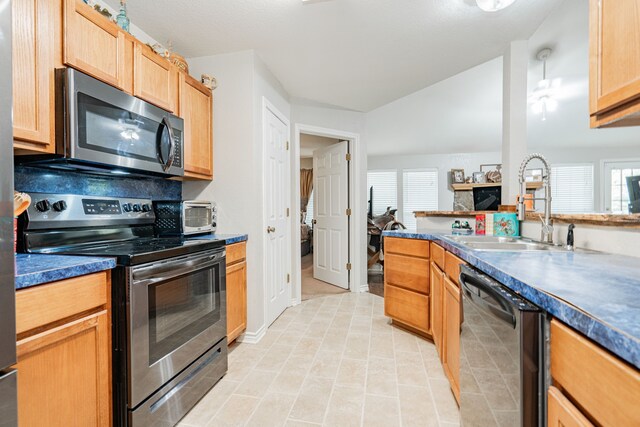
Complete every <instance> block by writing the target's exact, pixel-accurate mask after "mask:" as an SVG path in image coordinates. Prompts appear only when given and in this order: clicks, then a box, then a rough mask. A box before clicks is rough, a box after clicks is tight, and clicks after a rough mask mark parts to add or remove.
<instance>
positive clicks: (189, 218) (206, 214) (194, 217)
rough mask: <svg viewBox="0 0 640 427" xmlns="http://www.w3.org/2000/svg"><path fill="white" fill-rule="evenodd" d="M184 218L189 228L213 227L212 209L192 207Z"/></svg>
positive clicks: (187, 210) (186, 211)
mask: <svg viewBox="0 0 640 427" xmlns="http://www.w3.org/2000/svg"><path fill="white" fill-rule="evenodd" d="M184 218H185V220H184V222H185V225H186V226H187V227H205V226H207V225H211V209H209V208H199V207H190V208H187V209H185V214H184Z"/></svg>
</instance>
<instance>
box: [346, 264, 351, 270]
mask: <svg viewBox="0 0 640 427" xmlns="http://www.w3.org/2000/svg"><path fill="white" fill-rule="evenodd" d="M347 271H351V263H350V262H348V263H347Z"/></svg>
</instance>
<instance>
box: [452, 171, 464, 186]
mask: <svg viewBox="0 0 640 427" xmlns="http://www.w3.org/2000/svg"><path fill="white" fill-rule="evenodd" d="M451 183H453V184H464V169H451Z"/></svg>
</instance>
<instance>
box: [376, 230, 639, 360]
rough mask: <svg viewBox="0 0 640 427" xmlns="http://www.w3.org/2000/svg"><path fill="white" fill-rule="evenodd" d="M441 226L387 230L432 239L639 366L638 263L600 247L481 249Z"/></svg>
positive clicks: (394, 233)
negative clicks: (598, 249) (453, 236)
mask: <svg viewBox="0 0 640 427" xmlns="http://www.w3.org/2000/svg"><path fill="white" fill-rule="evenodd" d="M447 235H448V233H446V232H442V231H429V230H424V231H423V230H419V231H409V230H402V231H385V232H383V236H385V237H386V236H388V237H399V238H406V239H418V240H430V241H434V242H436V243H437V244H439V245H441V246H442V247H444V248H445V249H446V250H447V251H449V252H451V253H453V254H455V255H456V256H458V257H460V258H461V259H462V260H464V261H466V262H467V263H469V264H470V265H472V266H474V267H475V268H477V269H478V270H480V271H482V272H484V273H485V274H487V275H489V276H491V277H493V278H495V279H496V280H498V281H499V282H501V283H502V284H504V285H505V286H506V287H508V288H510V289H511V290H513V291H515V292H517V293H518V294H520V295H522V296H523V297H524V298H526V299H527V300H529V301H531V302H532V303H534V304H535V305H537V306H539V307H541V308H542V309H543V310H545V311H546V312H548V313H549V314H550V315H552V316H553V317H555V318H557V319H559V320H561V321H562V322H564V323H566V324H567V325H569V326H571V327H572V328H574V329H576V330H577V331H579V332H581V333H582V334H584V335H585V336H587V337H588V338H590V339H591V340H593V341H594V342H596V343H598V344H600V345H601V346H602V347H604V348H606V349H607V350H609V351H610V352H612V353H613V354H615V355H617V356H618V357H620V358H621V359H623V360H625V361H627V362H629V363H630V364H632V365H633V366H635V367H636V368H638V369H640V320H639V319H640V295H639V293H638V291H640V262H638V259H637V258H634V257H625V256H621V255H614V254H607V253H602V252H592V251H580V250H576V251H575V252H568V251H539V252H506V251H505V252H498V251H478V250H471V249H468V248H466V247H465V246H464V245H462V244H460V243H457V242H455V241H454V240H451V239H448V238H447V237H446V236H447Z"/></svg>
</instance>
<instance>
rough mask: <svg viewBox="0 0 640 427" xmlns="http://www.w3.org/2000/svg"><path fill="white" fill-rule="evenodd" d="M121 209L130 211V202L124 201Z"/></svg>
mask: <svg viewBox="0 0 640 427" xmlns="http://www.w3.org/2000/svg"><path fill="white" fill-rule="evenodd" d="M122 210H123V211H125V212H131V203H124V204H123V205H122Z"/></svg>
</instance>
